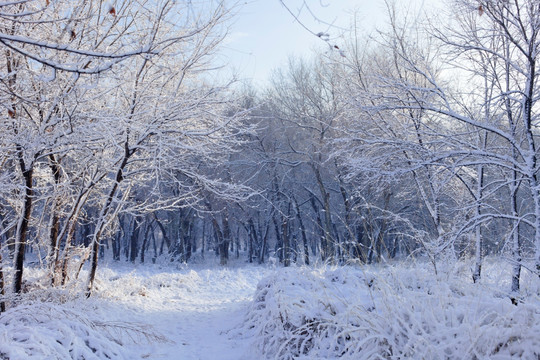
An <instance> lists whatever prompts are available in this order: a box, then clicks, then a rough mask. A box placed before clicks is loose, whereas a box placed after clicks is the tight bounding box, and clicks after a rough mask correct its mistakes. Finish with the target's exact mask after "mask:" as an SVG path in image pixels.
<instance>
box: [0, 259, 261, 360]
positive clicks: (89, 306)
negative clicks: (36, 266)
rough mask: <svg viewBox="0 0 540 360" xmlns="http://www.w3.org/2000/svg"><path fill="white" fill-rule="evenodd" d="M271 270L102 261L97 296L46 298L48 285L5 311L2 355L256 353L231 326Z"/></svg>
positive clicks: (14, 359)
mask: <svg viewBox="0 0 540 360" xmlns="http://www.w3.org/2000/svg"><path fill="white" fill-rule="evenodd" d="M268 271H269V270H268V268H266V267H260V266H248V265H247V264H245V265H243V266H238V265H235V264H232V265H231V266H229V267H227V268H223V267H219V266H217V265H215V264H213V262H212V261H211V263H210V264H206V265H194V266H190V267H189V268H188V267H185V268H184V267H182V268H178V267H177V266H174V265H171V264H164V265H162V266H159V265H149V264H146V265H138V266H136V267H135V269H134V268H133V265H131V264H122V263H116V264H115V263H111V264H108V265H103V266H101V268H100V269H99V271H98V277H97V282H96V290H97V291H96V292H95V294H94V295H93V296H92V297H91V298H90V299H85V298H83V297H82V296H77V297H71V298H70V296H69V294H65V293H62V292H58V293H52V294H51V293H49V294H48V295H47V297H49V299H48V300H50V301H46V302H42V300H47V299H43V296H44V293H45V292H44V293H42V294H41V296H39V299H31V298H29V299H27V303H28V302H31V303H29V304H28V305H25V306H19V307H16V308H14V309H10V310H9V311H8V312H6V313H5V314H4V315H2V316H0V359H10V360H18V359H21V360H22V359H70V358H73V359H107V358H112V359H174V360H178V359H183V360H191V359H193V360H206V359H208V360H210V359H222V360H229V359H230V360H241V359H257V358H259V357H260V356H259V355H258V354H257V353H256V352H255V353H254V352H252V349H253V347H252V346H251V342H249V341H246V340H245V339H240V338H236V337H235V336H233V334H231V332H230V330H231V329H235V328H238V326H240V324H241V322H242V321H243V318H244V314H245V312H246V309H247V307H248V304H249V303H250V301H251V300H252V296H253V294H254V291H255V288H256V285H257V283H258V281H259V280H260V279H261V278H262V277H263V276H264V275H265V274H267V273H268ZM29 273H30V275H29V276H30V277H32V276H33V277H35V279H38V278H39V276H40V272H32V271H30V272H29ZM72 291H73V290H72ZM47 292H48V291H47ZM58 302H62V303H61V304H58Z"/></svg>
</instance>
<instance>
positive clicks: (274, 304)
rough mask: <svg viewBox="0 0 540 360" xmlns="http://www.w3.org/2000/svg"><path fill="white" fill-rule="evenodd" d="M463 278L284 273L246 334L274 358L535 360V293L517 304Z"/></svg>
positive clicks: (266, 292)
mask: <svg viewBox="0 0 540 360" xmlns="http://www.w3.org/2000/svg"><path fill="white" fill-rule="evenodd" d="M469 274H470V273H469ZM466 275H467V274H465V273H462V274H460V273H459V272H456V271H454V272H450V273H447V274H444V275H439V276H434V275H433V274H432V273H431V272H430V270H429V269H428V268H427V267H421V266H420V267H418V268H405V267H404V266H399V267H384V268H374V267H367V268H357V267H345V268H335V269H330V268H323V269H310V268H286V269H279V270H277V271H276V272H275V273H274V274H272V275H270V276H268V277H266V278H264V279H263V280H262V281H261V282H260V283H259V285H258V287H257V291H256V294H255V297H254V300H253V302H252V304H251V305H250V308H249V311H248V313H247V316H246V321H245V324H244V327H243V330H244V334H245V335H248V336H254V338H255V339H256V340H255V345H256V346H258V348H259V350H260V351H261V352H262V353H264V354H266V357H267V358H275V359H334V358H341V359H404V358H413V359H456V358H460V359H486V358H489V359H508V358H521V359H538V358H539V356H540V301H539V298H538V295H537V292H536V294H534V295H530V296H526V297H523V298H521V299H520V303H519V305H518V306H515V305H513V304H512V302H511V301H510V299H509V297H508V296H507V295H508V294H505V293H504V292H501V291H500V290H497V289H496V288H495V287H493V286H492V284H490V283H488V282H487V281H486V282H485V283H483V284H472V283H471V281H470V280H468V279H466V278H464V277H465V276H466ZM468 276H470V275H467V277H468ZM504 286H506V285H504Z"/></svg>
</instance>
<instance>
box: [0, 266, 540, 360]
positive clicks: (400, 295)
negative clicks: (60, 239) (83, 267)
mask: <svg viewBox="0 0 540 360" xmlns="http://www.w3.org/2000/svg"><path fill="white" fill-rule="evenodd" d="M217 262H218V260H217V259H216V258H215V257H213V256H207V259H206V260H205V261H200V260H199V261H197V262H195V263H194V264H193V263H192V264H189V265H179V264H177V263H170V262H168V261H163V262H162V263H161V264H137V265H133V264H131V263H126V262H113V261H104V262H103V263H102V264H101V265H100V266H101V267H100V269H99V271H98V277H97V281H96V291H95V292H94V294H93V295H92V296H91V297H90V298H89V299H86V298H85V297H84V296H82V295H80V294H81V291H80V290H81V289H80V288H77V287H80V286H81V284H80V282H78V283H77V285H74V286H73V288H69V287H68V288H67V289H62V290H51V289H50V288H49V287H46V286H40V284H43V282H44V281H45V279H46V277H44V273H43V271H41V270H37V269H31V268H28V272H27V274H26V275H25V276H26V279H27V284H28V286H32V287H33V289H32V291H29V292H28V293H27V295H26V296H27V297H26V298H25V299H24V301H21V302H20V303H21V304H20V305H18V306H11V307H10V308H9V309H8V311H7V312H6V313H4V314H2V315H1V316H0V359H2V360H6V359H9V360H19V359H77V360H79V359H87V360H88V359H182V360H192V359H193V360H214V359H220V360H255V359H280V360H281V359H302V360H307V359H310V360H313V359H319V360H322V359H404V358H408V359H409V358H410V359H457V358H459V359H499V358H500V359H538V358H540V295H539V294H540V284H539V280H538V278H537V277H536V276H531V274H528V273H527V272H525V273H524V275H523V278H522V292H521V294H520V296H519V297H518V301H519V304H518V305H517V306H515V305H513V304H512V303H511V301H510V298H509V295H510V294H509V293H508V289H509V282H508V280H509V279H508V276H507V274H508V273H509V266H507V264H505V263H504V262H503V261H502V260H501V259H491V260H490V261H486V264H485V266H484V277H483V278H482V281H481V282H480V283H479V284H473V283H472V281H471V280H470V264H468V263H464V262H461V263H458V264H454V265H451V266H450V265H449V266H447V267H444V266H440V267H439V271H438V273H437V274H435V273H434V271H433V268H432V267H431V265H430V264H429V263H426V262H421V261H419V262H399V263H394V264H384V265H369V266H359V265H352V266H342V267H339V266H324V265H318V266H313V267H303V266H292V267H290V268H283V267H281V266H279V265H263V266H257V265H254V264H246V263H245V261H243V260H234V259H233V260H232V261H231V263H230V264H229V265H228V266H227V267H222V266H219V265H218V263H217ZM83 275H84V274H83Z"/></svg>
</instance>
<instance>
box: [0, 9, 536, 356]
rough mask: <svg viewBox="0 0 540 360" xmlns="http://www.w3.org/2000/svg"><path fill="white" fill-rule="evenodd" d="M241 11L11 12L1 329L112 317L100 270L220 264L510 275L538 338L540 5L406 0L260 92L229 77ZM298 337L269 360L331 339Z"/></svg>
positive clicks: (0, 66)
mask: <svg viewBox="0 0 540 360" xmlns="http://www.w3.org/2000/svg"><path fill="white" fill-rule="evenodd" d="M281 2H282V3H283V4H284V6H286V5H287V1H285V0H282V1H281ZM308 3H309V2H308ZM240 6H241V4H240V3H233V2H229V1H210V0H209V1H200V2H197V3H196V4H195V2H191V1H173V0H156V1H154V0H115V1H111V2H104V1H95V0H90V1H88V0H13V1H3V2H1V3H0V48H1V55H0V56H1V61H0V98H1V101H0V105H1V106H0V134H1V136H0V165H1V166H0V320H1V317H2V313H4V314H5V316H13V315H10V314H13V313H10V311H17V309H18V308H20V307H24V306H28V305H29V304H35V302H36V298H39V297H44V296H45V295H43V294H47V293H49V294H53V293H54V294H59V293H60V292H62V291H66V292H68V293H70V294H71V295H70V296H73V297H76V299H77V301H82V302H84V301H92V298H93V297H95V293H96V292H97V293H99V291H100V290H99V289H96V278H97V277H99V273H100V270H101V267H100V266H101V263H102V262H106V263H107V264H109V263H110V262H112V263H115V262H116V263H118V264H119V265H118V266H122V268H126V269H129V268H133V269H137V268H139V267H140V266H141V264H145V266H146V265H148V266H153V265H155V264H161V265H162V266H165V265H167V266H178V267H183V266H185V267H187V268H190V266H191V265H190V264H193V266H196V265H197V264H199V263H200V262H201V261H202V259H216V262H217V263H219V265H218V266H217V268H218V269H221V268H227V267H228V266H230V265H231V264H238V263H239V262H240V263H243V264H249V266H251V264H253V266H255V265H257V266H259V265H260V266H273V267H274V268H295V269H304V270H298V271H307V270H305V269H306V267H307V266H328V267H332V268H333V269H341V268H346V267H353V268H358V267H366V269H367V268H368V267H369V266H375V268H377V267H378V266H380V267H382V268H385V269H386V268H387V267H388V266H392V264H405V265H404V266H415V265H414V264H418V266H419V267H421V268H422V269H425V271H426V272H427V273H429V274H432V275H430V276H432V277H433V279H435V278H437V276H440V275H441V274H444V273H445V272H446V271H448V268H449V267H457V266H461V265H460V264H467V265H465V267H466V270H465V274H464V276H463V280H462V281H463V282H470V283H471V284H472V286H474V284H481V283H482V281H483V280H484V278H485V271H486V270H485V269H487V268H490V266H491V268H497V267H500V268H504V269H505V270H504V271H503V272H502V273H501V274H500V276H499V277H497V282H496V283H495V284H493V286H495V287H497V288H498V291H499V293H498V294H499V295H497V296H498V297H499V298H503V299H506V300H507V301H508V303H509V304H510V305H511V306H513V305H518V304H522V303H528V300H527V299H528V296H532V298H533V299H535V300H534V301H535V303H534V305H531V307H532V310H531V309H529V310H530V311H532V313H533V314H534V315H531V316H533V317H534V318H536V319H538V318H539V315H540V314H539V311H540V309H539V307H538V289H536V290H534V289H532V290H531V288H529V287H525V288H524V286H523V283H524V279H526V284H528V285H527V286H529V285H530V286H533V288H538V287H539V276H540V174H539V171H540V159H539V156H540V148H539V147H540V132H539V128H538V126H539V125H540V82H539V81H540V57H539V54H540V3H539V2H537V1H536V0H448V1H443V5H442V7H443V9H444V10H441V11H438V12H436V13H429V14H424V16H422V17H421V18H419V17H418V16H413V14H410V13H407V11H406V9H403V8H401V7H399V6H398V4H397V3H393V2H391V1H387V2H385V6H386V8H387V23H388V24H387V26H386V27H384V28H383V29H380V30H378V31H375V32H373V33H369V34H368V33H365V32H363V31H361V30H360V26H359V25H358V23H357V21H358V19H357V18H355V16H354V15H352V16H351V29H350V31H349V32H347V33H346V36H345V35H343V36H341V37H339V38H335V37H331V36H330V35H329V34H327V33H324V32H320V33H316V31H317V30H316V29H314V31H315V33H314V36H317V37H319V38H320V40H321V41H320V42H321V47H320V51H318V52H317V51H314V53H313V54H311V56H309V57H304V58H302V57H291V58H290V59H289V61H288V63H286V64H283V66H282V67H280V68H278V69H276V70H275V71H274V72H273V74H272V76H271V78H270V79H269V81H268V83H267V84H266V85H265V86H260V87H255V86H253V85H250V84H248V83H242V82H239V81H237V80H236V79H235V78H234V77H232V78H230V79H223V77H220V76H217V75H215V73H216V71H218V68H219V66H216V58H217V56H218V55H219V52H220V48H221V46H222V45H223V43H224V42H225V41H226V39H227V35H228V27H229V26H230V24H231V22H233V21H234V19H235V16H236V13H237V11H238V9H239V7H240ZM292 20H293V19H291V21H292ZM298 31H305V30H304V29H302V27H301V26H299V28H298ZM493 264H495V265H493ZM497 264H499V265H497ZM400 266H401V265H400ZM369 269H374V267H369ZM103 271H105V272H107V271H109V270H108V268H107V269H105V268H104V269H103ZM134 271H135V270H134ZM219 271H222V270H219ZM282 271H284V272H282V273H277V274H274V275H270V276H274V277H275V278H276V279H281V278H280V276H282V277H283V278H282V280H279V281H285V282H286V281H288V280H287V279H288V278H287V277H286V276H285V275H279V274H288V271H293V270H289V269H283V270H282ZM333 271H337V275H335V276H336V278H339V279H341V278H347V279H348V280H347V281H349V282H350V281H359V282H360V283H362V284H364V280H365V279H364V280H358V279H356V280H354V279H350V277H351V276H352V275H350V276H349V275H347V276H345V275H343V274H342V273H340V272H339V271H341V270H333ZM366 271H367V270H366ZM388 271H390V270H388ZM36 272H39V274H40V275H39V276H38V277H37V278H36V275H35V274H36ZM385 274H386V273H385ZM304 275H305V274H304ZM295 276H298V275H294V274H292V273H291V275H290V278H295ZM305 276H306V278H305V279H304V280H305V281H306V282H307V281H310V280H309V278H310V276H311V275H309V276H308V275H305ZM325 276H326V275H325ZM366 276H367V275H366ZM373 276H375V275H373ZM380 276H381V277H384V276H387V275H380ZM388 276H390V275H388ZM352 277H353V278H354V276H352ZM375 278H376V276H375ZM276 279H274V280H273V281H276V282H278V280H276ZM327 280H328V281H329V282H332V281H333V280H330V277H329V278H328V279H327ZM269 281H270V280H267V282H269ZM314 281H315V280H314ZM325 281H326V280H325ZM338 281H339V280H338ZM365 281H367V280H365ZM429 281H431V280H429ZM262 283H264V280H263V282H262ZM343 283H344V284H345V280H344V282H343ZM365 284H368V285H369V286H367V285H366V286H367V287H366V289H367V288H368V287H369V288H371V285H370V284H369V281H367V282H365ZM531 284H533V285H531ZM260 286H261V284H259V287H260ZM268 286H269V288H271V285H268ZM306 286H308V285H306ZM309 286H311V285H309ZM313 286H315V285H313ZM396 286H397V285H396ZM419 286H420V285H419ZM456 286H457V285H456ZM479 286H480V285H479ZM111 291H112V290H111ZM257 291H259V292H260V291H262V290H261V288H259V289H258V290H257ZM284 291H285V290H284ZM351 291H352V290H351ZM471 291H472V290H471ZM293 293H294V292H293ZM264 294H265V295H264V296H268V297H270V296H271V290H268V292H265V293H264ZM501 294H502V295H501ZM531 294H532V295H531ZM261 296H262V295H261ZM273 296H278V295H276V294H274V295H273ZM98 297H99V295H98ZM260 299H261V298H260V297H259V298H258V300H257V301H261V300H260ZM506 300H505V301H506ZM359 301H360V300H359ZM531 301H533V300H531ZM306 306H307V305H306ZM366 306H367V305H366ZM338 308H339V307H338ZM257 311H259V310H257ZM269 311H270V310H269ZM253 316H254V315H253ZM268 316H270V317H272V318H274V317H275V316H277V315H275V316H274V315H268ZM6 321H7V320H6ZM253 321H261V320H260V319H258V320H257V319H255V317H254V318H253ZM306 321H307V320H305V321H304V322H302V325H301V326H300V325H299V327H298V328H299V329H300V328H301V329H303V331H304V333H306V331H307V330H306V326H307V325H306V324H308V325H309V324H311V325H310V326H315V325H313V323H309V321H307V322H306ZM1 322H2V321H0V323H1ZM0 325H1V324H0ZM261 326H262V325H261ZM264 326H267V325H264ZM283 326H284V331H285V330H287V331H288V330H289V329H290V327H291V326H292V325H291V324H289V323H287V324H285V325H283ZM287 326H289V327H287ZM302 326H303V327H302ZM0 329H1V327H0ZM265 329H266V327H265ZM535 329H536V330H535V331H540V330H539V329H537V328H535ZM309 331H311V330H309ZM313 331H314V332H313V334H314V333H317V331H315V330H313ZM326 331H329V330H326ZM285 332H286V331H285ZM304 333H302V332H301V331H300V330H298V331H297V332H295V333H294V334H295V336H297V337H301V336H300V335H302V334H304ZM326 334H328V333H326ZM319 335H320V333H319ZM335 336H336V339H337V340H336V343H337V344H339V346H338V345H335V347H340V349H341V350H340V351H342V353H341V355H343V356H345V355H350V356H353V355H354V354H355V353H354V351H353V350H351V349H352V348H349V347H347V346H346V348H345V349H344V348H343V346H345V345H343V343H342V342H343V341H344V340H343V339H345V338H346V337H345V335H343V336H344V337H343V338H341V337H339V336H338V335H335ZM340 336H341V335H340ZM347 336H349V335H347ZM351 336H352V335H351ZM327 337H328V336H327ZM292 338H294V336H293V337H292ZM321 338H324V336H322V335H321ZM288 339H289V340H288V341H287V346H286V347H283V346H285V345H283V346H281V348H279V346H278V345H279V344H274V345H272V341H273V340H272V339H267V342H265V343H264V345H263V346H262V348H263V350H264V351H267V352H268V353H271V354H273V355H272V356H276V358H280V359H281V358H283V359H289V358H291V359H292V358H302V357H301V356H300V355H301V354H310V353H309V351H311V350H310V349H312V348H311V347H310V346H313V345H312V342H315V340H313V339H310V340H305V341H307V342H303V343H302V344H300V342H298V343H293V341H292V340H290V339H291V337H289V338H288ZM319 340H320V339H319ZM321 341H322V340H321ZM345 343H346V342H345ZM381 343H382V342H381ZM306 344H307V345H306ZM309 344H311V345H309ZM535 344H536V343H535ZM379 345H380V343H379ZM272 346H274V348H272ZM396 346H397V345H394V348H393V349H394V350H392V351H395V349H396ZM498 346H499V347H498V348H497V344H495V345H494V348H497V349H498V350H497V351H499V350H500V349H501V348H504V346H501V344H498ZM538 346H539V345H534V346H532V350H531V351H532V352H531V353H530V354H536V355H530V357H529V358H531V359H532V358H536V357H535V356H538V354H540V349H539V347H538ZM329 348H330V347H328V349H329ZM365 349H366V347H364V351H365ZM377 349H378V350H377V351H380V348H377ZM319 350H320V349H319ZM294 351H297V353H295V352H294ZM355 351H360V350H358V349H357V350H355ZM377 351H375V352H374V353H373V354H376V353H377ZM478 351H479V352H478V353H477V354H481V351H480V350H478ZM493 351H495V350H493ZM509 351H510V350H509ZM8 353H9V352H8V351H7V350H5V349H2V348H1V346H0V359H4V358H5V359H9V358H10V357H9V356H8V355H6V354H8ZM94 353H95V352H94ZM294 354H297V355H294ZM317 354H318V356H320V358H321V359H323V358H333V357H325V355H324V354H323V353H322V352H320V353H317ZM321 354H322V355H321ZM344 354H345V355H344ZM373 354H372V355H373ZM401 354H402V355H403V354H406V352H403V353H401ZM491 354H492V355H493V354H495V352H492V353H491ZM511 354H513V356H515V355H516V354H517V353H516V352H513V353H511ZM519 354H521V355H522V356H524V358H527V356H525V355H523V353H519ZM341 355H340V356H337V355H335V353H334V355H333V356H336V358H337V357H342V356H341ZM372 355H369V354H368V355H365V358H376V357H370V356H372ZM379 355H380V354H379ZM409 355H410V354H409ZM432 355H433V354H432ZM3 356H5V357H3ZM11 356H12V358H13V359H17V357H16V356H15V355H11ZM86 356H88V355H86ZM297 356H299V357H297ZM305 356H309V355H305ZM326 356H329V355H326ZM373 356H375V355H373ZM385 356H386V355H384V356H382V357H381V358H394V357H392V356H399V355H398V353H397V352H395V353H392V354H391V355H388V356H387V357H385ZM423 356H427V358H430V355H429V353H425V354H423ZM59 358H62V357H59ZM73 358H76V357H73ZM81 358H90V357H84V356H83V357H81ZM98 358H114V356H112V355H106V354H105V355H103V356H102V357H99V356H98ZM306 358H314V357H306ZM345 358H347V357H345ZM353 358H355V357H353ZM418 358H420V357H418ZM432 358H437V357H432ZM440 358H444V357H440ZM449 358H451V356H450V357H449ZM471 358H476V357H471Z"/></svg>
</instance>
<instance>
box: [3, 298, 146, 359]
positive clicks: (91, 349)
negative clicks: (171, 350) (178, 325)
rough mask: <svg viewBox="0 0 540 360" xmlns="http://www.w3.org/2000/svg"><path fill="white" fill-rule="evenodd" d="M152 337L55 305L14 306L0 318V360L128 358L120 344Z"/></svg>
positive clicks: (127, 327)
mask: <svg viewBox="0 0 540 360" xmlns="http://www.w3.org/2000/svg"><path fill="white" fill-rule="evenodd" d="M149 336H150V337H152V336H154V335H153V334H152V332H151V331H148V330H145V329H144V328H140V327H137V326H134V325H133V324H129V323H121V322H103V321H97V320H92V319H90V318H89V317H88V316H87V315H83V314H80V313H77V312H75V311H73V310H68V309H67V308H63V307H60V306H58V305H53V304H47V303H42V304H40V305H36V304H34V305H32V306H18V307H15V308H12V309H9V310H8V311H7V312H6V313H4V314H2V316H0V359H86V360H89V359H128V358H129V356H127V357H126V350H125V349H124V348H123V347H122V345H123V343H124V342H133V341H140V340H141V339H143V338H147V337H149Z"/></svg>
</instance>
